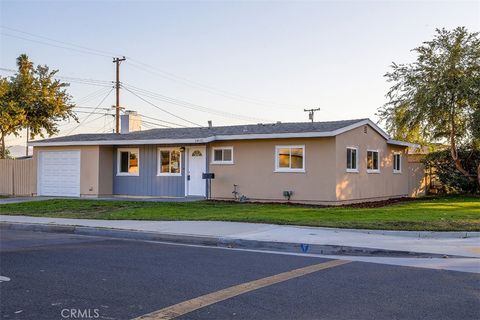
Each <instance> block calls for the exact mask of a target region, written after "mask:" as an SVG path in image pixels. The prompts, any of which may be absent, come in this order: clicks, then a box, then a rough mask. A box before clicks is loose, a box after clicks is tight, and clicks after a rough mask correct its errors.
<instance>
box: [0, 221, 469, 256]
mask: <svg viewBox="0 0 480 320" xmlns="http://www.w3.org/2000/svg"><path fill="white" fill-rule="evenodd" d="M0 230H19V231H37V232H52V233H66V234H76V235H85V236H97V237H109V238H116V239H129V240H147V241H163V242H172V243H181V244H194V245H203V246H213V247H224V248H240V249H255V250H268V251H280V252H293V253H308V254H321V255H347V256H376V257H410V258H412V257H416V258H443V257H445V255H444V254H438V253H426V252H413V251H399V250H387V249H378V248H365V247H353V246H338V245H328V244H325V245H319V244H307V243H305V244H302V243H291V242H274V241H257V240H245V239H235V238H226V237H207V236H194V235H183V234H169V233H158V232H146V231H135V230H125V229H109V228H99V227H85V226H74V225H58V224H40V223H16V222H0ZM448 257H451V258H469V257H463V256H450V255H449V256H448Z"/></svg>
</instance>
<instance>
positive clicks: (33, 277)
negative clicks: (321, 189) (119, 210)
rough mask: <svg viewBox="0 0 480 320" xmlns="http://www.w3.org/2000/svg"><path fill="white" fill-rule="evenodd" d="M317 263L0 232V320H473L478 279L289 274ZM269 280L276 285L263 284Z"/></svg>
mask: <svg viewBox="0 0 480 320" xmlns="http://www.w3.org/2000/svg"><path fill="white" fill-rule="evenodd" d="M329 261H330V262H329ZM326 262H329V263H332V262H333V263H335V261H334V260H331V259H323V258H317V257H305V256H295V255H279V254H272V253H264V252H249V251H241V250H228V249H216V248H209V247H195V246H184V245H173V244H172V245H170V244H163V243H153V242H142V241H130V240H114V239H109V238H100V237H87V236H76V235H70V234H52V233H41V232H26V231H7V230H0V276H2V278H0V313H1V318H2V319H96V318H98V319H131V318H135V317H139V316H142V315H145V314H148V313H151V312H155V311H157V310H162V309H164V308H168V307H170V306H174V305H177V304H180V306H184V305H187V306H192V305H195V303H194V302H195V301H197V302H198V301H206V298H203V297H210V299H218V302H215V300H213V302H212V303H211V304H209V305H207V306H203V307H197V308H196V309H195V310H193V311H192V310H190V311H189V310H188V308H186V309H184V308H183V307H182V308H177V309H178V310H184V311H185V313H182V314H177V316H178V319H435V320H437V319H479V318H480V274H476V273H467V272H455V271H445V270H432V269H421V268H412V267H402V266H391V265H383V264H375V263H366V262H350V263H346V264H338V265H334V266H330V267H328V268H325V269H321V268H322V267H320V268H319V270H318V271H315V272H311V273H306V274H302V273H301V272H299V271H298V270H304V269H305V267H309V266H314V265H320V266H323V265H324V264H325V263H326ZM295 270H297V271H295ZM295 272H296V273H295ZM279 274H283V275H286V277H287V278H286V280H285V279H284V280H282V281H279V282H271V283H270V282H269V281H270V280H268V279H270V278H272V279H273V278H275V277H276V276H278V275H279ZM290 274H294V275H295V277H292V278H288V277H290ZM272 276H273V277H272ZM3 277H5V278H3ZM264 278H267V280H264ZM259 279H260V280H259ZM255 280H259V281H256V282H255V283H257V282H258V283H262V285H263V286H262V287H259V288H258V289H255V288H253V289H252V288H251V287H250V286H247V288H250V289H248V290H250V291H248V290H246V291H245V292H241V291H238V290H237V289H235V290H236V291H235V292H237V293H236V295H235V296H232V297H230V298H226V297H225V294H224V293H223V292H224V289H226V288H230V287H234V288H237V286H239V285H242V284H245V283H246V282H251V281H255ZM240 287H241V286H240ZM222 290H223V291H222ZM232 290H233V289H232ZM212 293H213V295H212ZM205 295H207V296H205ZM198 297H202V298H201V299H196V298H198ZM212 297H213V298H212ZM186 301H187V302H186ZM191 301H192V302H191ZM186 311H188V312H186Z"/></svg>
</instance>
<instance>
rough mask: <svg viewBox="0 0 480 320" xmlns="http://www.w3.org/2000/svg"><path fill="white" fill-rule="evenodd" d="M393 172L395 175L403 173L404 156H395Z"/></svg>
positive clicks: (397, 154)
mask: <svg viewBox="0 0 480 320" xmlns="http://www.w3.org/2000/svg"><path fill="white" fill-rule="evenodd" d="M393 172H394V173H401V172H402V155H401V154H400V153H394V154H393Z"/></svg>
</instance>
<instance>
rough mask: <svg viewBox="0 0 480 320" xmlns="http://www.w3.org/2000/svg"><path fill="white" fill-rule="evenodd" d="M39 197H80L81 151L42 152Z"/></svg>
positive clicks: (39, 164) (40, 156)
mask: <svg viewBox="0 0 480 320" xmlns="http://www.w3.org/2000/svg"><path fill="white" fill-rule="evenodd" d="M37 176H38V195H41V196H68V197H79V196H80V151H40V152H39V158H38V175H37Z"/></svg>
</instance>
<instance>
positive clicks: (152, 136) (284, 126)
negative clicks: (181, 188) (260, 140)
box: [32, 119, 368, 145]
mask: <svg viewBox="0 0 480 320" xmlns="http://www.w3.org/2000/svg"><path fill="white" fill-rule="evenodd" d="M365 120H368V119H354V120H341V121H325V122H290V123H268V124H254V125H236V126H221V127H212V128H207V127H199V128H167V129H163V128H162V129H151V130H145V131H137V132H130V133H127V134H115V133H102V134H94V133H92V134H76V135H71V136H65V137H57V138H51V139H45V140H36V141H33V143H32V144H33V145H35V144H37V143H42V144H47V143H59V142H90V143H89V144H91V142H95V141H98V142H101V141H119V142H126V141H135V140H165V139H169V140H170V139H181V140H184V139H206V138H210V137H215V136H237V135H265V134H267V135H268V134H295V133H299V134H301V133H310V132H318V133H328V132H333V131H336V130H339V129H342V128H345V127H348V126H351V125H354V124H356V123H358V122H363V121H365Z"/></svg>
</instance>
